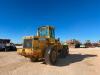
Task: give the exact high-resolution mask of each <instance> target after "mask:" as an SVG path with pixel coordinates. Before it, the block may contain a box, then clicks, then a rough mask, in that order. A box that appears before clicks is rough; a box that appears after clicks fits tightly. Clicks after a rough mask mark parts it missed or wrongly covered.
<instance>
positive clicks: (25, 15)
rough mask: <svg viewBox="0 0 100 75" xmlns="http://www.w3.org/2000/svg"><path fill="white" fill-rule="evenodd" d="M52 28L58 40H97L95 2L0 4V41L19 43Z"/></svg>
mask: <svg viewBox="0 0 100 75" xmlns="http://www.w3.org/2000/svg"><path fill="white" fill-rule="evenodd" d="M42 25H52V26H55V28H56V37H60V38H61V40H69V39H73V38H74V39H79V40H80V41H84V40H88V39H90V40H92V41H97V40H100V1H99V0H0V38H9V39H11V40H12V41H13V42H15V43H18V42H21V41H22V37H23V36H26V35H35V33H36V29H37V28H38V26H42Z"/></svg>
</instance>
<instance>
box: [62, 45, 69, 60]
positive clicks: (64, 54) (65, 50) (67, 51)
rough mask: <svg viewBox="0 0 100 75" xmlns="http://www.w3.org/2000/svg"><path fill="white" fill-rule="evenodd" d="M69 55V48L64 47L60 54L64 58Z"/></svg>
mask: <svg viewBox="0 0 100 75" xmlns="http://www.w3.org/2000/svg"><path fill="white" fill-rule="evenodd" d="M68 55H69V48H64V47H63V49H62V50H61V53H60V56H61V57H62V58H65V57H66V56H68Z"/></svg>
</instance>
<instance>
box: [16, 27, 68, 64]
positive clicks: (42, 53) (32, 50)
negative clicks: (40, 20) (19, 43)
mask: <svg viewBox="0 0 100 75" xmlns="http://www.w3.org/2000/svg"><path fill="white" fill-rule="evenodd" d="M17 53H18V54H20V55H22V56H25V57H27V58H30V59H31V60H32V61H36V60H38V59H43V60H44V62H45V63H46V64H51V65H54V64H55V63H56V61H57V58H58V56H62V57H66V56H67V55H68V53H69V48H68V46H67V45H62V44H61V43H60V40H59V39H55V28H54V27H52V26H41V27H39V28H38V30H37V35H36V36H25V37H24V39H23V48H22V49H18V50H17Z"/></svg>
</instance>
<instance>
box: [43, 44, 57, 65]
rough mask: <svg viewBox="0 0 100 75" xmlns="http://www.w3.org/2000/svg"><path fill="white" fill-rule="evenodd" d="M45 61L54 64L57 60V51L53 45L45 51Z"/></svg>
mask: <svg viewBox="0 0 100 75" xmlns="http://www.w3.org/2000/svg"><path fill="white" fill-rule="evenodd" d="M44 58H45V63H46V64H49V65H54V64H55V63H56V61H57V52H56V50H55V49H54V48H53V47H51V46H50V47H48V48H47V49H46V51H45V56H44Z"/></svg>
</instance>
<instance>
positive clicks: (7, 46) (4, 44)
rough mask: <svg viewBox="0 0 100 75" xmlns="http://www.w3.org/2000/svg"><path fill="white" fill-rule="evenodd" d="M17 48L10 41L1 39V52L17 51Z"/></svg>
mask: <svg viewBox="0 0 100 75" xmlns="http://www.w3.org/2000/svg"><path fill="white" fill-rule="evenodd" d="M16 50H17V49H16V46H15V45H14V44H13V43H11V41H10V39H0V51H16Z"/></svg>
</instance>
